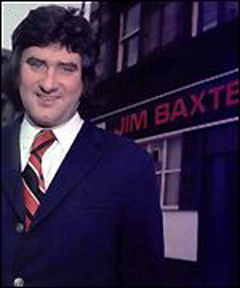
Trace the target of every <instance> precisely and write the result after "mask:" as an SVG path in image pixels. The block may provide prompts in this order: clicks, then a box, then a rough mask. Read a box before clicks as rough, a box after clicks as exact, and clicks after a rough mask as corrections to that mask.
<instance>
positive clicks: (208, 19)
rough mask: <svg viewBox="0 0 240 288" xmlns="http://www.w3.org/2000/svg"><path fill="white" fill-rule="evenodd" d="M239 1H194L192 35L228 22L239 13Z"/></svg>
mask: <svg viewBox="0 0 240 288" xmlns="http://www.w3.org/2000/svg"><path fill="white" fill-rule="evenodd" d="M238 5H239V4H238V2H237V1H222V2H219V1H209V2H208V1H202V2H200V1H194V2H193V4H192V37H194V36H196V35H197V34H198V33H201V32H206V31H208V30H210V29H213V28H215V27H216V26H218V25H220V24H223V23H226V22H228V21H230V20H232V19H234V18H236V17H237V16H238V15H239V8H238Z"/></svg>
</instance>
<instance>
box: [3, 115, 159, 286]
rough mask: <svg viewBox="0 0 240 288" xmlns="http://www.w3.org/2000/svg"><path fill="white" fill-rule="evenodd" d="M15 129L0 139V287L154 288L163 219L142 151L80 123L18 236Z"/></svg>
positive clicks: (151, 169)
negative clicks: (113, 287) (93, 287)
mask: <svg viewBox="0 0 240 288" xmlns="http://www.w3.org/2000/svg"><path fill="white" fill-rule="evenodd" d="M19 127H20V121H19V120H18V121H16V122H15V123H14V124H12V125H11V126H9V127H7V128H4V129H3V133H2V217H1V221H2V232H1V237H2V239H1V240H2V241H1V245H2V263H1V264H2V265H1V269H2V285H3V286H12V284H13V282H14V279H16V278H18V277H19V278H22V279H23V280H24V283H25V285H26V286H35V285H36V286H69V285H70V286H81V285H154V284H156V285H160V283H161V279H162V276H163V270H162V269H163V265H162V264H163V232H162V216H161V213H160V209H159V195H158V191H157V188H156V180H155V173H154V167H153V163H152V158H151V157H150V156H149V155H148V153H147V152H145V151H144V150H143V149H142V148H140V147H138V145H136V144H135V143H133V142H131V141H130V140H127V139H124V138H123V137H119V136H116V135H114V134H112V133H110V132H107V131H104V130H102V129H99V128H97V127H95V126H94V125H93V124H92V123H90V122H87V121H86V122H85V123H84V125H83V127H82V129H81V131H80V132H79V134H78V136H77V138H76V140H75V141H74V144H73V145H72V147H71V149H70V151H69V153H68V154H67V156H66V158H65V159H64V161H63V163H62V165H61V167H60V168H59V170H58V172H57V174H56V176H55V177H54V179H53V181H52V183H51V185H50V187H49V189H48V192H47V194H46V196H45V198H44V201H43V203H42V204H41V206H40V207H39V209H38V211H37V212H36V214H35V218H34V220H33V222H32V225H31V228H30V230H29V231H28V232H25V231H24V229H22V226H21V223H23V224H24V219H25V211H24V201H23V195H22V191H21V176H20V157H19V156H20V153H19Z"/></svg>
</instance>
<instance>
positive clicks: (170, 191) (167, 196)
mask: <svg viewBox="0 0 240 288" xmlns="http://www.w3.org/2000/svg"><path fill="white" fill-rule="evenodd" d="M179 179H180V174H179V173H178V172H174V173H168V174H166V179H165V180H166V182H165V193H164V201H163V204H164V205H179Z"/></svg>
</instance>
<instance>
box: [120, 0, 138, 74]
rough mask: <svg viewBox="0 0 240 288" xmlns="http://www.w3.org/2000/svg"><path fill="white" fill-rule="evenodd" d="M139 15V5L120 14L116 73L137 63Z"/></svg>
mask: <svg viewBox="0 0 240 288" xmlns="http://www.w3.org/2000/svg"><path fill="white" fill-rule="evenodd" d="M140 14H141V5H140V3H137V4H135V5H134V6H132V7H131V8H129V9H128V10H127V11H125V12H124V13H122V14H121V18H120V39H119V53H118V71H121V70H123V69H124V68H127V67H130V66H132V65H134V64H136V63H137V61H138V50H139V32H140Z"/></svg>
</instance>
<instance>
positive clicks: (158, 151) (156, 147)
mask: <svg viewBox="0 0 240 288" xmlns="http://www.w3.org/2000/svg"><path fill="white" fill-rule="evenodd" d="M152 153H153V159H154V164H155V169H156V170H157V171H159V170H161V169H162V166H163V141H157V142H154V143H153V147H152Z"/></svg>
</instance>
